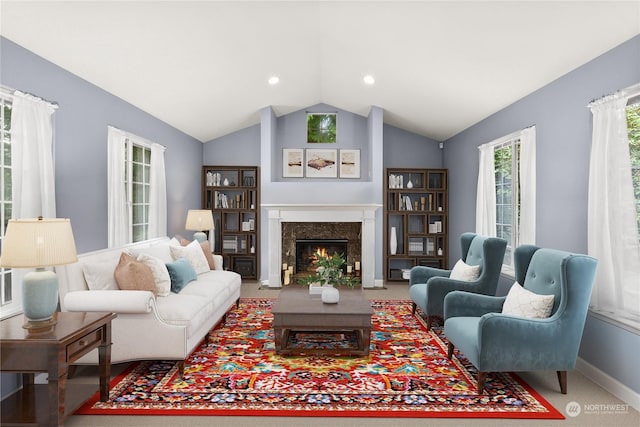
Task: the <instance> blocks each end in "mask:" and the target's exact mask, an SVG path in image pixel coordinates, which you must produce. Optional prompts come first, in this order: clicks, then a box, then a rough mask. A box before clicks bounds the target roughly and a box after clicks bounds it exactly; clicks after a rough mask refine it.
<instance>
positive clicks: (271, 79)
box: [269, 76, 280, 86]
mask: <svg viewBox="0 0 640 427" xmlns="http://www.w3.org/2000/svg"><path fill="white" fill-rule="evenodd" d="M279 81H280V77H278V76H272V77H269V84H270V85H272V86H273V85H277V84H278V82H279Z"/></svg>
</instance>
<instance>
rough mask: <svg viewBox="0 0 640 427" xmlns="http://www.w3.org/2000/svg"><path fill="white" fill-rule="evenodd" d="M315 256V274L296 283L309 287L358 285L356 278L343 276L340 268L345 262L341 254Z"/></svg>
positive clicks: (319, 254)
mask: <svg viewBox="0 0 640 427" xmlns="http://www.w3.org/2000/svg"><path fill="white" fill-rule="evenodd" d="M315 256H316V263H315V265H316V267H317V268H316V272H315V273H313V274H310V275H309V276H307V277H303V278H300V279H298V283H300V284H303V285H307V286H309V285H311V284H313V283H320V285H326V284H330V285H334V286H340V285H345V286H348V287H350V288H352V287H354V286H355V285H358V284H360V280H359V279H358V278H356V277H352V276H349V275H345V274H344V272H343V270H342V266H343V265H345V264H346V260H345V259H344V256H343V255H342V254H339V253H337V252H334V254H333V255H323V254H321V253H320V252H316V253H315Z"/></svg>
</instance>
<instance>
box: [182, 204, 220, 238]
mask: <svg viewBox="0 0 640 427" xmlns="http://www.w3.org/2000/svg"><path fill="white" fill-rule="evenodd" d="M185 229H186V230H190V231H195V233H193V238H194V239H196V240H197V241H198V242H204V241H206V240H207V235H206V234H205V233H203V231H204V230H213V229H214V226H213V214H212V213H211V211H210V210H208V209H189V211H188V212H187V225H186V226H185Z"/></svg>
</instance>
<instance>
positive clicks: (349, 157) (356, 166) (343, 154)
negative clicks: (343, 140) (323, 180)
mask: <svg viewBox="0 0 640 427" xmlns="http://www.w3.org/2000/svg"><path fill="white" fill-rule="evenodd" d="M340 178H360V150H340Z"/></svg>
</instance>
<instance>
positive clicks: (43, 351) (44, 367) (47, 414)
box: [0, 312, 116, 426]
mask: <svg viewBox="0 0 640 427" xmlns="http://www.w3.org/2000/svg"><path fill="white" fill-rule="evenodd" d="M54 316H55V319H56V321H57V323H56V324H55V325H54V326H52V327H50V328H49V329H46V330H40V331H34V330H29V329H24V328H23V327H22V325H23V323H24V322H25V319H24V316H23V315H21V314H20V315H17V316H13V317H10V318H8V319H5V320H2V321H1V322H0V365H1V367H0V370H1V371H3V372H22V373H23V375H22V382H23V386H22V389H21V390H19V391H18V392H16V393H14V394H13V395H11V396H9V397H7V398H6V399H4V400H3V401H2V415H1V418H2V425H3V426H4V425H17V424H30V425H46V426H60V425H62V424H63V422H64V418H65V416H66V414H65V386H66V380H67V372H68V369H69V365H70V364H72V363H73V362H74V361H76V360H78V359H79V358H80V357H82V356H83V355H85V354H86V353H88V352H89V351H91V350H93V349H95V348H98V355H99V364H100V400H101V401H106V400H108V399H109V380H110V376H111V320H112V319H113V318H115V317H116V314H114V313H97V312H88V313H85V312H74V313H71V312H58V313H55V314H54ZM35 372H47V373H48V374H49V381H48V384H34V381H33V377H34V373H35Z"/></svg>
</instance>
